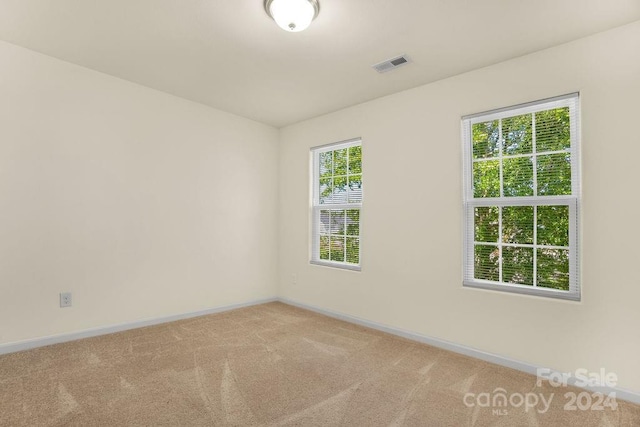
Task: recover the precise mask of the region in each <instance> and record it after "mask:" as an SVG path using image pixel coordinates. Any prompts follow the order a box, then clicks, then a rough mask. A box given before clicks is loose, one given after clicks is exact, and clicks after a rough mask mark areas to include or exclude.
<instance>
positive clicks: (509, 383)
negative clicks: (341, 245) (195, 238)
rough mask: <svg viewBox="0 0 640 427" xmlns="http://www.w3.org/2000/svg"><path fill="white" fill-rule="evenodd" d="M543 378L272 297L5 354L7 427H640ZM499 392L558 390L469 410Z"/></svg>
mask: <svg viewBox="0 0 640 427" xmlns="http://www.w3.org/2000/svg"><path fill="white" fill-rule="evenodd" d="M535 382H536V379H535V377H534V376H531V375H526V374H523V373H521V372H518V371H514V370H511V369H507V368H502V367H499V366H495V365H492V364H489V363H485V362H481V361H478V360H475V359H472V358H468V357H464V356H460V355H457V354H454V353H450V352H447V351H443V350H439V349H436V348H434V347H430V346H426V345H422V344H418V343H415V342H412V341H408V340H404V339H401V338H397V337H394V336H392V335H387V334H384V333H381V332H378V331H374V330H371V329H367V328H363V327H360V326H356V325H352V324H349V323H345V322H342V321H338V320H335V319H331V318H328V317H324V316H321V315H318V314H315V313H312V312H309V311H305V310H301V309H298V308H295V307H291V306H288V305H285V304H282V303H270V304H264V305H259V306H254V307H250V308H244V309H239V310H235V311H230V312H226V313H221V314H215V315H209V316H203V317H199V318H194V319H189V320H183V321H178V322H173V323H168V324H164V325H159V326H153V327H148V328H142V329H137V330H133V331H128V332H122V333H117V334H112V335H107V336H102V337H97V338H90V339H85V340H80V341H75V342H70V343H65V344H59V345H54V346H49V347H43V348H39V349H35V350H30V351H26V352H21V353H14V354H9V355H5V356H0V425H2V426H40V425H42V426H67V425H73V426H143V425H144V426H212V425H215V426H218V425H219V426H227V425H229V426H231V425H232V426H254V425H260V426H338V425H340V426H456V427H458V426H494V425H495V426H570V425H575V426H581V427H586V426H640V407H639V406H636V405H631V404H628V403H624V402H620V401H619V402H618V404H619V406H618V408H617V409H616V410H615V411H614V410H611V409H606V410H604V411H596V410H576V411H567V410H564V405H565V403H567V402H566V400H565V399H564V396H563V395H564V393H565V392H567V391H575V392H580V391H581V390H578V389H555V388H551V387H550V386H549V385H543V386H542V387H535ZM498 387H500V388H503V389H505V390H506V395H509V396H512V395H514V394H516V393H521V394H522V395H523V396H525V395H526V393H532V392H533V393H542V395H544V396H546V397H547V398H548V396H550V395H551V394H552V393H553V394H555V397H554V399H553V400H552V403H551V404H550V407H549V409H548V411H546V412H545V413H538V409H543V407H542V405H539V406H538V407H537V408H534V409H529V410H525V407H524V406H520V407H519V408H516V407H513V406H506V407H505V406H502V407H480V406H478V405H475V406H473V407H471V406H467V405H465V403H464V398H465V395H466V396H467V402H468V403H474V402H477V400H475V397H473V396H476V397H477V396H479V394H480V393H492V392H494V390H495V389H496V388H498ZM468 393H473V394H468ZM481 402H482V401H481ZM518 402H519V401H518V399H515V400H514V403H516V404H517V403H518ZM496 409H498V411H495V410H496ZM501 411H502V412H501ZM505 411H506V413H505Z"/></svg>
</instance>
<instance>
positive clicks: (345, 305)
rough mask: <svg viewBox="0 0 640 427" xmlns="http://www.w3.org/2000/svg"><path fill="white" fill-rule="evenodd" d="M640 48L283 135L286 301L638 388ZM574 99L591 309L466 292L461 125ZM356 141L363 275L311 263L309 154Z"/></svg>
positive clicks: (539, 65)
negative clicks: (468, 119)
mask: <svg viewBox="0 0 640 427" xmlns="http://www.w3.org/2000/svg"><path fill="white" fill-rule="evenodd" d="M639 40H640V22H636V23H634V24H632V25H629V26H626V27H621V28H619V29H615V30H613V31H609V32H606V33H602V34H598V35H596V36H593V37H590V38H587V39H582V40H579V41H576V42H574V43H570V44H567V45H563V46H560V47H556V48H553V49H549V50H545V51H541V52H538V53H536V54H532V55H528V56H525V57H521V58H517V59H514V60H511V61H508V62H505V63H501V64H498V65H495V66H491V67H488V68H484V69H481V70H477V71H473V72H470V73H467V74H464V75H460V76H457V77H454V78H450V79H447V80H443V81H440V82H437V83H434V84H430V85H426V86H422V87H419V88H416V89H413V90H409V91H405V92H402V93H398V94H395V95H392V96H389V97H386V98H382V99H378V100H375V101H372V102H369V103H366V104H362V105H358V106H355V107H352V108H348V109H345V110H342V111H338V112H336V113H333V114H329V115H326V116H322V117H318V118H315V119H312V120H309V121H305V122H302V123H299V124H296V125H293V126H289V127H287V128H284V129H282V131H281V152H280V270H279V273H280V290H279V293H280V295H281V296H282V297H285V298H289V299H291V300H294V301H298V302H301V303H306V304H310V305H315V306H318V307H322V308H325V309H328V310H333V311H337V312H341V313H345V314H349V315H353V316H357V317H360V318H363V319H367V320H371V321H375V322H379V323H383V324H386V325H390V326H393V327H397V328H402V329H406V330H409V331H413V332H416V333H420V334H424V335H427V336H430V337H434V338H439V339H443V340H447V341H450V342H453V343H457V344H462V345H465V346H469V347H473V348H476V349H479V350H484V351H487V352H491V353H495V354H498V355H500V356H504V357H509V358H513V359H516V360H519V361H523V362H528V363H532V364H535V365H540V366H545V367H550V368H555V369H560V370H563V371H573V370H575V369H577V368H586V369H589V370H593V371H596V370H598V369H599V368H601V367H602V368H605V369H606V370H607V371H613V372H615V373H617V374H618V375H619V384H618V385H619V386H620V387H622V388H627V389H630V390H634V391H636V392H638V391H640V366H639V365H638V354H640V283H639V281H638V278H637V274H636V273H635V268H636V265H637V264H638V259H639V258H638V255H639V251H638V246H637V245H638V242H640V227H637V226H636V225H635V223H636V222H637V210H638V209H640V203H639V199H640V190H639V189H638V183H639V182H640V180H639V179H638V176H637V171H638V169H639V167H638V164H637V163H638V159H639V158H640V134H639V133H638V131H637V129H636V128H637V122H638V120H639V117H640V116H639V110H638V99H640V55H639V54H638V41H639ZM396 72H398V73H402V69H399V70H398V71H396ZM380 78H384V75H382V76H381V77H380ZM574 91H580V92H581V105H582V119H583V122H582V132H583V141H582V149H583V151H582V154H583V159H582V167H583V170H582V172H583V188H584V190H583V204H582V207H583V215H582V233H581V240H582V293H583V297H582V301H581V302H579V303H576V302H569V301H561V300H555V299H549V298H540V297H532V296H523V295H516V294H508V293H498V292H492V291H486V290H479V289H470V288H463V287H462V284H461V283H462V264H461V262H462V234H461V225H462V209H461V205H462V181H461V163H462V153H461V142H460V117H461V116H463V115H466V114H472V113H476V112H482V111H486V110H489V109H493V108H498V107H503V106H509V105H513V104H517V103H522V102H527V101H533V100H537V99H541V98H546V97H551V96H556V95H562V94H566V93H569V92H574ZM354 137H362V139H363V168H364V183H365V188H364V191H365V194H364V205H363V213H362V236H363V237H362V272H360V273H358V272H353V271H343V270H338V269H332V268H326V267H320V266H314V265H310V264H309V259H308V252H309V250H308V248H309V231H308V230H309V191H308V189H309V147H312V146H315V145H320V144H326V143H330V142H334V141H341V140H345V139H349V138H354ZM293 274H295V275H297V283H295V284H294V283H293V279H292V275H293Z"/></svg>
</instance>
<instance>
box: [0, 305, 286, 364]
mask: <svg viewBox="0 0 640 427" xmlns="http://www.w3.org/2000/svg"><path fill="white" fill-rule="evenodd" d="M277 300H278V299H277V298H275V297H273V298H265V299H260V300H252V301H248V302H244V303H239V304H231V305H225V306H221V307H213V308H207V309H205V310H198V311H192V312H188V313H182V314H174V315H171V316H164V317H156V318H153V319H143V320H136V321H134V322H127V323H119V324H117V325H110V326H104V327H99V328H91V329H85V330H82V331H77V332H70V333H65V334H59V335H51V336H48V337H41V338H34V339H29V340H24V341H18V342H12V343H7V344H0V355H1V354H8V353H15V352H18V351H23V350H29V349H32V348H36V347H44V346H46V345H52V344H59V343H63V342H67V341H75V340H79V339H82V338H91V337H96V336H99V335H106V334H112V333H114V332H122V331H127V330H129V329H136V328H142V327H145V326H152V325H158V324H160V323H167V322H174V321H176V320H182V319H189V318H191V317H198V316H204V315H207V314H214V313H221V312H223V311H229V310H235V309H237V308H243V307H250V306H252V305H258V304H265V303H268V302H274V301H277Z"/></svg>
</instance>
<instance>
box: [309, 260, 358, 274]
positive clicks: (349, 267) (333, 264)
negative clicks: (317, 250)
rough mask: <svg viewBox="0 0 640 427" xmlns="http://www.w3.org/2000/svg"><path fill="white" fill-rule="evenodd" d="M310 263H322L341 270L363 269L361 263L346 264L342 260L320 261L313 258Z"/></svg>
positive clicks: (324, 265)
mask: <svg viewBox="0 0 640 427" xmlns="http://www.w3.org/2000/svg"><path fill="white" fill-rule="evenodd" d="M309 264H313V265H321V266H323V267H332V268H338V269H340V270H351V271H360V270H361V267H360V265H355V264H345V263H341V262H332V261H318V260H313V259H312V260H311V261H309Z"/></svg>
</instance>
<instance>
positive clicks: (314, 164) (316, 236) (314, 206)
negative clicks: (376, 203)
mask: <svg viewBox="0 0 640 427" xmlns="http://www.w3.org/2000/svg"><path fill="white" fill-rule="evenodd" d="M355 145H362V139H361V138H353V139H348V140H345V141H340V142H335V143H331V144H326V145H321V146H317V147H312V148H311V151H310V155H311V251H310V256H309V263H310V264H313V265H320V266H325V267H333V268H338V269H343V270H352V271H361V270H362V200H363V199H364V190H363V195H362V199H361V201H360V203H328V204H320V189H319V184H320V183H319V179H318V177H319V176H320V162H319V161H318V157H319V154H320V153H326V152H327V151H334V150H339V149H341V148H349V147H353V146H355ZM327 209H337V210H339V209H359V210H360V217H359V218H360V224H359V230H360V233H359V235H358V238H359V240H360V245H359V250H360V254H359V259H358V260H359V261H360V262H359V263H358V264H350V263H346V262H339V261H330V260H321V259H320V257H319V252H320V233H319V230H318V226H319V223H320V211H321V210H327Z"/></svg>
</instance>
